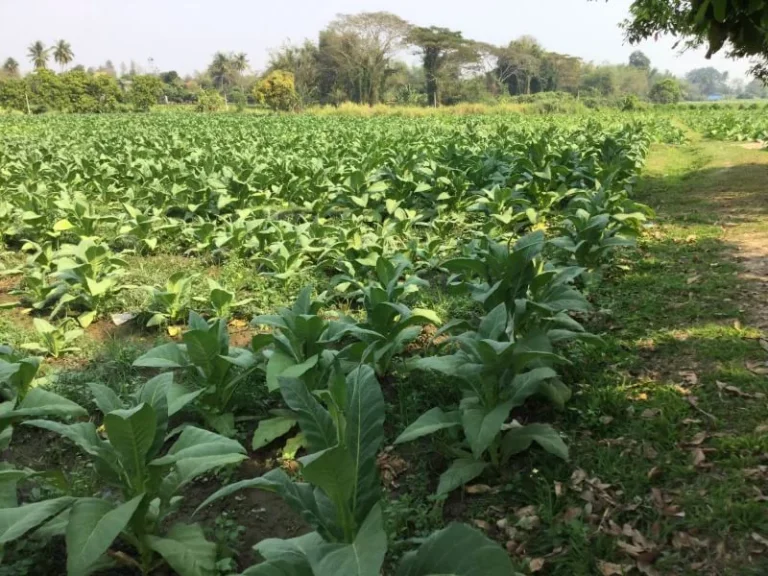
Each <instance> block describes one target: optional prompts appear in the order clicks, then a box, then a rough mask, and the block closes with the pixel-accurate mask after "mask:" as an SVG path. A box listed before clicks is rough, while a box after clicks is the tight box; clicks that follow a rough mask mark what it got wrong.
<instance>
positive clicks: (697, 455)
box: [693, 448, 707, 467]
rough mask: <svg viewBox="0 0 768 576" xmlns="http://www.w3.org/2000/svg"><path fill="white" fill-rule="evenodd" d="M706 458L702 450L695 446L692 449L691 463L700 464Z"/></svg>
mask: <svg viewBox="0 0 768 576" xmlns="http://www.w3.org/2000/svg"><path fill="white" fill-rule="evenodd" d="M706 460H707V455H706V454H704V450H702V449H701V448H697V449H696V450H694V451H693V465H694V466H696V467H698V466H701V465H702V464H703V463H704V462H705V461H706Z"/></svg>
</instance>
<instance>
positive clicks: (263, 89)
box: [253, 70, 299, 112]
mask: <svg viewBox="0 0 768 576" xmlns="http://www.w3.org/2000/svg"><path fill="white" fill-rule="evenodd" d="M253 96H254V98H256V101H257V102H259V103H260V104H266V105H267V106H269V107H270V108H271V109H272V110H279V111H282V112H290V111H292V110H295V109H296V108H297V107H298V104H299V96H298V94H297V93H296V85H295V82H294V78H293V74H292V73H290V72H286V71H284V70H274V71H273V72H270V73H269V74H268V75H267V76H266V77H264V78H263V79H262V80H260V81H259V83H258V84H256V86H255V87H254V89H253Z"/></svg>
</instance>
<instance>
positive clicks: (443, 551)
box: [200, 365, 512, 576]
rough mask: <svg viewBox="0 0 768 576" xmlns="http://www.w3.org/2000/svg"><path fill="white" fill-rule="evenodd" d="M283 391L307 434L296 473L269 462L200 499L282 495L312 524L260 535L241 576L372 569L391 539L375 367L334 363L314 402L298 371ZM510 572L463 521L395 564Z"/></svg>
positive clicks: (375, 573) (423, 575) (417, 570)
mask: <svg viewBox="0 0 768 576" xmlns="http://www.w3.org/2000/svg"><path fill="white" fill-rule="evenodd" d="M280 391H281V393H282V395H283V399H284V400H285V402H286V404H287V405H288V406H289V407H290V408H291V409H292V410H294V411H295V412H296V413H297V414H298V416H299V426H300V427H301V430H302V432H303V433H304V435H305V436H306V438H307V441H308V447H309V451H310V454H309V455H307V456H304V457H302V458H300V459H299V466H300V469H301V477H302V479H303V481H302V482H298V481H296V480H294V479H292V478H290V477H289V476H288V475H287V474H286V473H285V472H284V471H283V470H280V469H277V470H273V471H271V472H269V473H267V474H266V475H264V476H262V477H260V478H253V479H250V480H243V481H241V482H237V483H235V484H232V485H230V486H226V487H224V488H222V489H221V490H219V491H218V492H216V493H215V494H213V495H212V496H211V497H210V498H208V499H207V500H206V501H205V502H204V503H203V504H202V505H201V506H200V507H201V508H202V507H205V506H207V505H208V504H210V503H211V502H214V501H216V500H218V499H220V498H224V497H227V496H230V495H232V494H234V493H236V492H238V491H239V490H243V489H247V488H256V489H260V490H266V491H270V492H275V493H277V494H279V495H280V496H282V497H283V499H284V500H285V501H286V503H287V504H288V505H289V506H291V507H292V508H294V509H295V510H296V511H297V512H298V513H300V514H301V515H302V517H303V518H304V520H305V521H306V522H307V524H309V525H310V526H311V527H312V528H313V532H310V533H309V534H305V535H303V536H299V537H298V538H292V539H289V540H279V539H268V540H262V541H261V542H259V543H257V544H256V546H255V549H256V550H257V551H258V552H259V554H261V556H262V557H263V558H264V560H265V561H264V562H263V563H261V564H257V565H255V566H252V567H251V568H249V569H248V570H246V571H245V572H244V573H243V574H244V576H245V575H253V576H255V575H267V574H269V575H270V576H296V575H299V574H301V575H306V576H379V575H380V574H381V570H382V567H383V564H384V560H385V556H386V554H387V547H388V543H387V534H386V532H385V530H384V522H383V518H382V511H381V502H380V499H381V488H380V486H381V481H380V478H379V472H378V467H377V465H376V457H377V453H378V450H379V449H380V448H381V445H382V443H383V441H384V429H383V424H384V412H385V405H384V397H383V395H382V393H381V388H380V387H379V384H378V380H377V378H376V375H375V373H374V371H373V369H372V368H371V367H370V366H367V365H361V366H359V367H358V368H356V369H355V370H353V371H352V372H351V373H350V374H348V375H347V376H346V377H345V376H344V375H343V374H342V372H341V370H340V369H338V370H336V371H334V374H333V375H332V376H331V380H330V382H329V383H328V385H327V390H326V391H325V392H324V393H323V394H322V395H321V396H320V400H318V398H317V397H316V396H315V395H313V394H312V393H311V392H310V390H309V389H308V388H307V387H306V385H305V384H304V383H303V382H302V381H301V380H298V379H295V378H282V379H281V380H280ZM321 400H322V403H321ZM511 573H512V567H511V564H510V561H509V558H508V556H507V554H506V553H505V552H504V551H503V550H502V549H501V548H500V547H499V546H498V545H496V544H495V543H493V542H491V541H490V540H488V539H487V538H486V537H485V536H484V535H482V534H481V533H479V532H477V531H476V530H474V529H472V528H469V527H468V526H464V525H460V524H451V525H450V526H448V527H447V528H445V529H444V530H441V531H439V532H436V533H434V534H432V535H431V536H430V537H429V538H427V539H426V540H425V541H424V542H423V543H422V544H421V547H420V548H419V549H418V550H416V551H414V552H411V553H408V554H406V555H405V556H404V557H403V559H402V561H401V563H400V565H399V567H398V569H397V571H396V574H397V576H427V575H435V574H455V575H457V576H471V575H474V574H478V575H479V574H483V575H484V576H509V575H510V574H511Z"/></svg>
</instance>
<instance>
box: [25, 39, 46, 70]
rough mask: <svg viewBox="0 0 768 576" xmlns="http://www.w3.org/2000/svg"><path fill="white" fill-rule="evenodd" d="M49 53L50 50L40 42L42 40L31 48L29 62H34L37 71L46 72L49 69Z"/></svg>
mask: <svg viewBox="0 0 768 576" xmlns="http://www.w3.org/2000/svg"><path fill="white" fill-rule="evenodd" d="M48 52H49V50H48V48H46V47H45V44H43V43H42V42H40V40H38V41H37V42H35V43H33V44H31V45H30V46H29V50H28V52H27V55H28V56H29V61H30V62H32V65H33V66H34V67H35V69H36V70H41V69H43V70H44V69H45V68H46V67H47V65H48V55H49V54H48Z"/></svg>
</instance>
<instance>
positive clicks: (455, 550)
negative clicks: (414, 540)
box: [396, 524, 513, 576]
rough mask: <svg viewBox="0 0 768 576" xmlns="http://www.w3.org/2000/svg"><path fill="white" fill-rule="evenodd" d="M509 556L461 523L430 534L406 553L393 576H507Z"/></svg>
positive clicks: (509, 567) (510, 570) (509, 569)
mask: <svg viewBox="0 0 768 576" xmlns="http://www.w3.org/2000/svg"><path fill="white" fill-rule="evenodd" d="M511 574H513V571H512V563H511V562H510V560H509V556H508V555H507V553H506V551H504V550H503V549H502V548H501V547H500V546H499V545H498V544H497V543H496V542H493V541H492V540H489V539H488V538H486V537H485V536H484V535H483V534H482V533H481V532H478V531H477V530H474V529H473V528H470V527H469V526H466V525H464V524H450V525H449V526H448V527H446V528H444V529H443V530H440V531H439V532H435V533H433V534H432V535H431V536H429V538H427V539H426V540H425V541H424V543H423V544H422V545H421V546H420V547H419V549H418V550H417V551H415V552H411V553H409V554H406V555H405V556H404V557H403V559H402V561H401V562H400V566H399V567H398V569H397V573H396V576H510V575H511Z"/></svg>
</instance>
